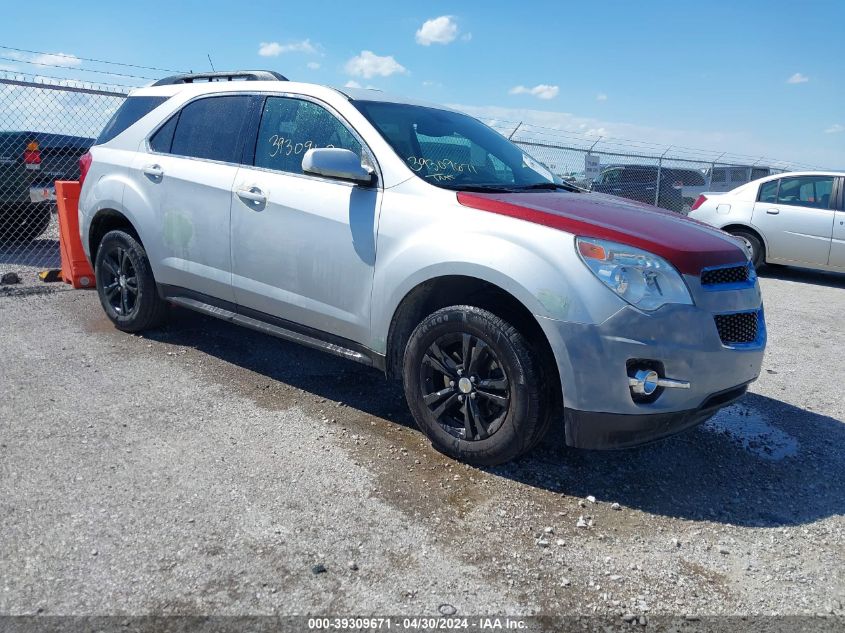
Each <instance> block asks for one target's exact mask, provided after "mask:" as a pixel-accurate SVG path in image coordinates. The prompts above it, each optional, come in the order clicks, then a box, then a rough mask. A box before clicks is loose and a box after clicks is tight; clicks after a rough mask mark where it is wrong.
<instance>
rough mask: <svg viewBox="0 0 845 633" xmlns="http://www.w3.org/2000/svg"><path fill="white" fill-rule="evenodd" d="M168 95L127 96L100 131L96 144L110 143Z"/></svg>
mask: <svg viewBox="0 0 845 633" xmlns="http://www.w3.org/2000/svg"><path fill="white" fill-rule="evenodd" d="M165 101H167V97H127V98H126V100H125V101H124V102H123V103H122V104H121V106H120V107H119V108H118V109H117V112H115V113H114V114H113V115H112V118H111V119H109V122H108V123H106V127H104V128H103V131H102V132H100V136H98V137H97V141H96V142H95V143H94V144H95V145H101V144H102V143H108V142H109V141H110V140H112V139H113V138H114V137H115V136H117V135H118V134H120V133H121V132H123V131H124V130H125V129H126V128H128V127H129V126H130V125H132V124H133V123H135V122H136V121H138V120H139V119H141V118H142V117H145V116H146V115H148V114H149V113H150V112H152V111H153V110H155V109H156V108H157V107H158V106H160V105H161V104H162V103H164V102H165Z"/></svg>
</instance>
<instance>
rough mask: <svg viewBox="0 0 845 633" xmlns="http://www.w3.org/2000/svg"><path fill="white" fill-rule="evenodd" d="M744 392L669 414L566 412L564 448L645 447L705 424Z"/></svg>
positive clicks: (744, 388) (723, 394) (736, 391)
mask: <svg viewBox="0 0 845 633" xmlns="http://www.w3.org/2000/svg"><path fill="white" fill-rule="evenodd" d="M747 390H748V385H740V386H738V387H734V388H732V389H727V390H726V391H723V392H721V393H717V394H713V395H712V396H710V397H709V398H707V399H706V400H705V401H704V402H703V403H702V405H701V406H700V407H698V408H697V409H689V410H686V411H677V412H673V413H642V414H623V413H596V412H594V411H578V410H576V409H569V408H566V409H564V420H565V425H566V444H567V445H568V446H572V447H575V448H587V449H595V450H609V449H616V448H630V447H632V446H639V445H641V444H647V443H649V442H653V441H655V440H659V439H662V438H664V437H669V436H670V435H675V434H676V433H680V432H681V431H685V430H687V429H690V428H692V427H694V426H697V425H699V424H701V423H702V422H706V421H707V420H708V419H710V417H712V416H713V414H714V413H716V412H717V411H718V410H719V409H721V408H722V407H726V406H727V405H729V404H731V403H732V402H736V401H737V400H739V399H740V398H742V396H744V395H745V392H746V391H747Z"/></svg>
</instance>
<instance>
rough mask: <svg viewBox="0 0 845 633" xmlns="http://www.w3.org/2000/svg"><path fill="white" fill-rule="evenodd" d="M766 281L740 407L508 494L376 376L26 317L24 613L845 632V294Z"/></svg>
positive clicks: (9, 572) (5, 306)
mask: <svg viewBox="0 0 845 633" xmlns="http://www.w3.org/2000/svg"><path fill="white" fill-rule="evenodd" d="M762 284H763V290H764V295H765V300H766V309H767V318H768V326H769V350H768V352H767V357H766V360H765V364H764V369H763V373H762V375H761V377H760V380H759V381H758V382H756V383H755V384H754V385H753V386H752V388H751V392H750V394H749V395H748V396H747V397H746V398H745V399H744V400H743V401H742V402H741V403H739V404H736V405H734V406H732V407H730V408H728V409H726V410H724V411H722V412H721V413H720V414H718V416H717V417H716V418H714V419H713V420H712V421H710V422H708V423H707V424H705V425H703V426H701V427H698V428H696V429H693V430H691V431H689V432H687V433H684V434H682V435H680V436H676V437H674V438H671V439H669V440H665V441H662V442H659V443H656V444H653V445H650V446H647V447H644V448H640V449H632V450H626V451H620V452H611V453H598V452H586V451H574V450H571V449H566V448H565V447H563V445H562V440H561V439H560V435H561V434H560V433H558V434H557V435H556V436H554V437H551V438H550V439H549V440H548V441H547V442H546V443H545V444H544V445H543V446H542V447H541V448H540V449H539V450H538V451H536V452H535V453H534V454H532V455H531V456H530V457H529V458H526V459H523V460H521V461H519V462H518V463H515V464H512V465H508V466H505V467H499V468H494V469H489V470H480V469H475V468H469V467H467V466H464V465H462V464H458V463H455V462H453V461H451V460H449V459H447V458H444V457H443V456H441V455H439V454H438V453H436V452H434V451H433V450H432V449H431V448H430V446H429V445H428V443H427V441H426V440H425V438H424V437H423V435H422V434H421V433H420V432H419V431H418V430H417V429H416V428H415V427H414V426H413V423H412V422H411V420H410V417H409V414H408V412H407V410H406V407H405V404H404V401H403V399H402V395H401V390H400V388H399V386H398V385H393V384H390V383H387V382H385V380H384V379H383V377H382V376H381V375H380V374H379V373H378V372H376V371H373V370H369V369H365V368H362V367H359V366H358V365H355V364H352V363H349V362H345V361H342V360H340V359H336V358H333V357H330V356H326V355H323V354H320V353H318V352H314V351H311V350H307V349H304V348H301V347H297V346H295V345H292V344H288V343H285V342H283V341H279V340H276V339H272V338H267V337H264V336H262V335H259V334H256V333H253V332H250V331H248V330H244V329H239V328H237V327H235V326H232V325H229V324H225V323H222V322H218V321H214V320H212V319H208V318H205V317H202V316H199V315H195V314H193V313H189V312H185V311H181V310H175V309H174V310H173V312H172V318H171V320H170V322H169V324H168V325H167V326H166V327H165V328H163V329H160V330H157V331H154V332H150V333H148V334H145V335H144V336H132V335H127V334H123V333H121V332H118V331H116V330H115V329H113V328H112V327H111V325H110V324H109V323H108V322H107V320H106V318H105V316H104V315H103V314H102V311H101V309H100V306H99V303H98V301H97V297H96V295H95V294H94V293H93V292H90V291H65V292H52V293H49V294H29V293H27V292H13V293H12V292H6V293H5V294H4V293H0V332H1V333H2V334H0V354H2V358H3V359H4V361H3V363H2V366H0V367H2V369H0V377H2V380H0V384H2V386H3V393H2V397H0V442H1V443H0V613H2V614H34V613H40V614H85V615H97V614H122V615H126V614H146V613H157V614H177V613H178V614H206V613H213V614H305V613H322V614H341V615H346V614H365V613H374V614H375V613H390V614H421V615H422V614H424V615H438V614H439V613H450V612H451V607H454V609H455V610H456V611H457V614H459V615H460V614H478V613H486V612H495V613H507V614H512V615H528V614H548V613H569V614H585V615H589V614H601V615H607V616H613V617H619V618H622V617H623V616H626V617H627V618H628V619H630V617H631V616H636V617H637V618H639V616H645V617H655V616H659V615H661V614H681V615H684V614H689V615H696V616H703V615H709V614H740V615H748V614H763V615H771V614H778V615H781V616H786V615H800V614H830V613H834V614H838V615H843V614H845V611H843V609H845V519H843V514H844V513H845V486H843V481H845V450H843V446H845V422H843V420H845V398H843V387H842V385H843V382H845V354H843V352H844V351H845V328H843V327H842V319H843V314H845V276H836V275H827V274H821V273H812V272H805V271H796V270H778V271H777V272H776V273H775V274H770V275H768V276H767V277H766V278H764V279H763V280H762ZM57 285H60V284H57ZM323 570H325V571H323ZM315 572H319V573H315ZM644 621H645V620H644Z"/></svg>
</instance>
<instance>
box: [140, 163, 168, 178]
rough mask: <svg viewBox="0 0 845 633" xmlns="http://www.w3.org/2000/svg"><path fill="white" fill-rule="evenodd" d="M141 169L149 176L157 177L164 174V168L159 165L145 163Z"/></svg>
mask: <svg viewBox="0 0 845 633" xmlns="http://www.w3.org/2000/svg"><path fill="white" fill-rule="evenodd" d="M141 171H143V172H144V173H145V174H146V175H147V176H149V177H150V178H155V179H159V178H161V177H162V176H164V170H163V169H162V168H161V165H145V166H144V168H143V169H142V170H141Z"/></svg>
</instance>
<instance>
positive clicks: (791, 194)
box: [778, 176, 833, 209]
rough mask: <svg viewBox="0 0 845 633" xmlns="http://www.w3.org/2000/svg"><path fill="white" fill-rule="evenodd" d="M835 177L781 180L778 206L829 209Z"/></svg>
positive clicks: (803, 177)
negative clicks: (789, 205) (788, 205)
mask: <svg viewBox="0 0 845 633" xmlns="http://www.w3.org/2000/svg"><path fill="white" fill-rule="evenodd" d="M832 192H833V176H795V177H793V178H783V179H782V180H781V185H780V191H779V192H778V204H791V205H795V206H799V207H812V208H814V209H829V208H830V195H831V193H832Z"/></svg>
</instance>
